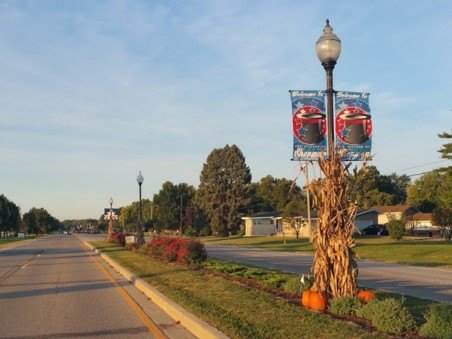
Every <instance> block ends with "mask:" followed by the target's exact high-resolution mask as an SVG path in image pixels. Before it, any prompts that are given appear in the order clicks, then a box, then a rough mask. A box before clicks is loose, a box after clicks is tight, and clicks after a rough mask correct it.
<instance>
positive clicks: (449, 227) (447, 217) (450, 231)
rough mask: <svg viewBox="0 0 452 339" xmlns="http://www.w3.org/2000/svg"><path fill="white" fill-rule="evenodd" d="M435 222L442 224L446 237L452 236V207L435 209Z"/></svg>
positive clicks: (448, 238) (449, 238)
mask: <svg viewBox="0 0 452 339" xmlns="http://www.w3.org/2000/svg"><path fill="white" fill-rule="evenodd" d="M433 222H434V223H435V225H438V226H441V228H442V234H443V236H444V238H445V239H447V240H449V241H450V240H451V238H452V208H442V207H438V208H436V209H435V210H434V211H433Z"/></svg>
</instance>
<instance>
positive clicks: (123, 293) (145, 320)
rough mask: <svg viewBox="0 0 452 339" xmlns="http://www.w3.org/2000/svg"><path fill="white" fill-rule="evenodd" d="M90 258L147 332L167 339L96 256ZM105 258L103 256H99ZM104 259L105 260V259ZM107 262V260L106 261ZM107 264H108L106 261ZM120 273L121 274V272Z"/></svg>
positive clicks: (89, 246)
mask: <svg viewBox="0 0 452 339" xmlns="http://www.w3.org/2000/svg"><path fill="white" fill-rule="evenodd" d="M77 239H78V240H79V241H80V242H81V243H82V244H83V245H84V246H86V247H88V249H90V250H92V249H93V248H94V247H93V246H91V244H88V243H87V242H85V241H83V240H81V239H80V238H78V237H77ZM90 258H91V260H92V261H93V262H94V264H95V265H96V267H97V268H98V269H99V271H101V272H102V273H103V274H104V275H105V276H106V277H107V278H108V280H110V282H111V283H112V285H113V286H114V287H115V289H116V291H117V292H118V294H119V295H120V296H121V297H122V298H123V300H124V301H125V302H126V304H127V305H128V306H129V307H130V309H131V310H132V311H133V312H134V313H135V314H136V316H137V317H138V318H139V319H140V320H141V322H142V323H143V324H144V325H145V326H146V328H147V329H148V331H149V333H151V334H152V335H153V337H155V338H157V339H168V338H169V337H168V336H167V335H166V334H165V333H164V331H163V330H162V329H161V328H160V327H159V326H158V325H157V324H156V323H155V322H154V321H153V320H152V319H151V317H150V316H149V315H148V314H146V312H144V310H143V309H142V307H141V306H140V305H139V304H138V303H137V301H136V300H135V299H134V298H133V297H132V296H131V295H130V294H129V293H127V291H126V290H125V288H124V287H122V286H121V285H120V284H119V283H118V282H117V281H116V279H115V278H114V277H113V275H112V274H111V273H110V272H109V271H108V270H107V268H105V267H104V266H103V265H102V264H101V263H100V261H99V259H98V258H97V257H96V256H90ZM101 258H102V259H104V260H105V258H103V257H101ZM105 261H106V260H105ZM106 262H107V261H106ZM107 264H109V263H108V262H107ZM121 275H122V274H121Z"/></svg>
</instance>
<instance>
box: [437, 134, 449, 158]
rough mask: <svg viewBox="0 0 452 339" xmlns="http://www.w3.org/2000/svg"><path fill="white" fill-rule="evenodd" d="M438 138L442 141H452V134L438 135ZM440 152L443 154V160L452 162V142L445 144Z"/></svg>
mask: <svg viewBox="0 0 452 339" xmlns="http://www.w3.org/2000/svg"><path fill="white" fill-rule="evenodd" d="M438 136H439V137H440V138H442V139H452V132H451V133H447V132H444V133H441V134H438ZM438 152H440V153H441V158H443V159H449V160H452V142H449V143H447V144H444V145H443V146H442V147H441V149H440V150H439V151H438Z"/></svg>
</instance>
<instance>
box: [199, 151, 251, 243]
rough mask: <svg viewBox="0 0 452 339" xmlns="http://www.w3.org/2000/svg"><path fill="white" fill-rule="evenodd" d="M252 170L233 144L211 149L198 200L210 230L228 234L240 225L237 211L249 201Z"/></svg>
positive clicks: (202, 175) (204, 167)
mask: <svg viewBox="0 0 452 339" xmlns="http://www.w3.org/2000/svg"><path fill="white" fill-rule="evenodd" d="M250 182H251V173H250V169H249V167H248V166H247V165H246V162H245V157H244V156H243V154H242V152H241V151H240V149H239V148H238V147H237V146H236V145H232V146H229V145H226V146H225V147H224V148H218V149H214V150H213V151H212V152H211V153H210V154H209V156H208V157H207V161H206V163H205V164H204V166H203V169H202V172H201V177H200V184H199V189H198V192H197V202H198V204H199V206H200V207H201V208H202V209H203V210H204V212H205V213H206V215H207V217H208V219H209V222H210V226H211V228H212V231H213V232H214V233H216V234H221V235H227V234H229V232H236V231H237V230H238V229H239V227H240V221H241V220H240V212H241V211H243V209H244V208H245V207H246V206H247V204H248V202H249V188H250Z"/></svg>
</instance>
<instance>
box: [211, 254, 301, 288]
mask: <svg viewBox="0 0 452 339" xmlns="http://www.w3.org/2000/svg"><path fill="white" fill-rule="evenodd" d="M203 267H204V268H205V269H207V270H211V271H216V272H221V273H226V274H228V275H231V276H232V277H239V278H245V279H249V280H254V281H256V282H257V283H258V284H259V285H261V286H262V287H264V288H269V289H279V290H282V291H284V292H287V293H291V294H297V295H298V294H300V286H301V285H300V278H299V277H297V276H294V275H293V274H290V273H283V272H276V271H272V270H269V269H264V268H258V267H250V266H245V265H240V264H235V263H231V262H221V261H216V260H211V261H208V262H206V263H204V265H203Z"/></svg>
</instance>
